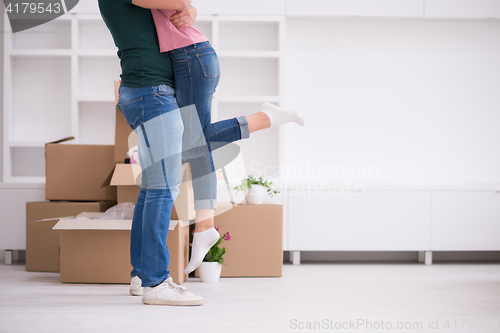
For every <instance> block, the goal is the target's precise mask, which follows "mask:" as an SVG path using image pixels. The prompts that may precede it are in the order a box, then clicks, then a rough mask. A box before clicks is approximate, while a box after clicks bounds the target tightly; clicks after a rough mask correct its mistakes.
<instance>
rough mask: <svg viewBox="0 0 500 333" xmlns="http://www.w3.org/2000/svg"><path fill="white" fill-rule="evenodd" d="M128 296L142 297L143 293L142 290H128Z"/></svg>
mask: <svg viewBox="0 0 500 333" xmlns="http://www.w3.org/2000/svg"><path fill="white" fill-rule="evenodd" d="M130 295H132V296H143V295H144V291H142V290H130Z"/></svg>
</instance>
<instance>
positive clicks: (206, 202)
mask: <svg viewBox="0 0 500 333" xmlns="http://www.w3.org/2000/svg"><path fill="white" fill-rule="evenodd" d="M200 209H217V199H202V200H195V201H194V210H200Z"/></svg>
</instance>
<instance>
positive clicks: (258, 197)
mask: <svg viewBox="0 0 500 333" xmlns="http://www.w3.org/2000/svg"><path fill="white" fill-rule="evenodd" d="M272 183H273V182H268V181H267V180H263V179H262V177H259V179H256V178H255V177H254V176H253V175H249V176H248V177H247V178H245V179H243V180H242V181H241V184H240V185H239V186H236V187H235V188H234V189H235V190H237V191H244V192H245V201H246V203H247V204H249V205H262V202H263V201H264V194H266V193H267V194H268V195H269V196H271V197H273V196H274V195H275V194H278V193H279V192H278V191H274V190H273V189H271V185H272Z"/></svg>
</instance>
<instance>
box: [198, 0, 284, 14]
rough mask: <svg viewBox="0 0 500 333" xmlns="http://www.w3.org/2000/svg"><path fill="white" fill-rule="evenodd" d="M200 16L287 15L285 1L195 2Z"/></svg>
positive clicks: (204, 0) (219, 0)
mask: <svg viewBox="0 0 500 333" xmlns="http://www.w3.org/2000/svg"><path fill="white" fill-rule="evenodd" d="M192 5H193V6H194V7H196V9H197V11H198V15H211V14H220V15H285V0H254V1H240V0H236V1H235V0H195V1H192Z"/></svg>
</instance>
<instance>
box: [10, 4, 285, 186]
mask: <svg viewBox="0 0 500 333" xmlns="http://www.w3.org/2000/svg"><path fill="white" fill-rule="evenodd" d="M284 24H285V18H284V17H283V16H218V15H200V16H199V17H198V18H197V23H196V26H197V27H198V28H199V29H200V30H201V31H202V32H203V33H204V34H205V35H206V36H207V37H208V38H209V39H210V41H211V43H212V45H213V46H214V48H215V49H216V51H217V53H218V54H219V57H220V62H221V67H222V78H221V81H220V84H219V88H218V91H217V93H216V98H215V99H214V105H213V117H212V119H213V121H216V120H219V119H225V118H231V117H235V116H238V115H241V114H245V115H246V114H250V113H254V112H258V111H259V105H260V104H261V103H262V102H265V101H269V102H272V103H276V104H280V103H282V86H283V84H282V77H283V75H282V73H283V70H282V65H283V61H282V58H283V50H284V48H283V40H284ZM4 28H5V30H6V31H10V25H9V21H8V19H5V26H4ZM4 43H5V48H4V52H5V65H4V66H5V68H4V73H5V75H4V96H5V99H4V175H3V176H4V177H3V179H4V182H16V183H20V182H27V183H43V182H45V178H44V173H45V171H44V164H45V163H44V155H43V150H44V145H45V143H46V142H50V141H53V140H57V139H59V138H62V137H66V136H74V137H75V138H76V140H75V141H74V143H80V144H113V142H114V135H113V133H114V110H115V108H114V92H113V84H112V82H113V81H114V80H117V79H119V75H120V73H121V69H120V64H119V59H118V57H117V55H116V52H117V49H116V47H115V45H114V43H113V40H112V37H111V34H110V33H109V31H108V29H107V28H106V26H105V24H104V22H103V20H102V18H101V16H100V15H99V14H91V13H76V14H67V15H64V16H62V17H60V18H58V19H56V20H54V21H52V22H49V23H46V24H43V25H41V26H39V27H35V28H33V29H30V30H27V31H23V32H19V33H16V34H6V35H5V42H4ZM279 135H280V133H279V132H278V131H273V133H272V135H269V133H268V134H267V135H260V136H257V139H256V140H252V142H243V143H242V146H243V148H242V149H243V150H244V152H245V151H248V154H250V155H251V154H252V153H253V151H254V150H255V149H252V148H256V146H259V145H263V144H265V145H266V150H267V151H268V153H267V154H262V155H259V156H257V157H258V158H259V159H260V160H259V162H260V164H261V168H262V167H265V166H266V165H268V164H271V165H273V166H276V165H277V164H279V151H280V150H279V142H280V140H279ZM248 157H249V158H247V159H246V160H248V161H251V160H255V158H254V156H248ZM248 167H250V166H249V165H247V168H248Z"/></svg>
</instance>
